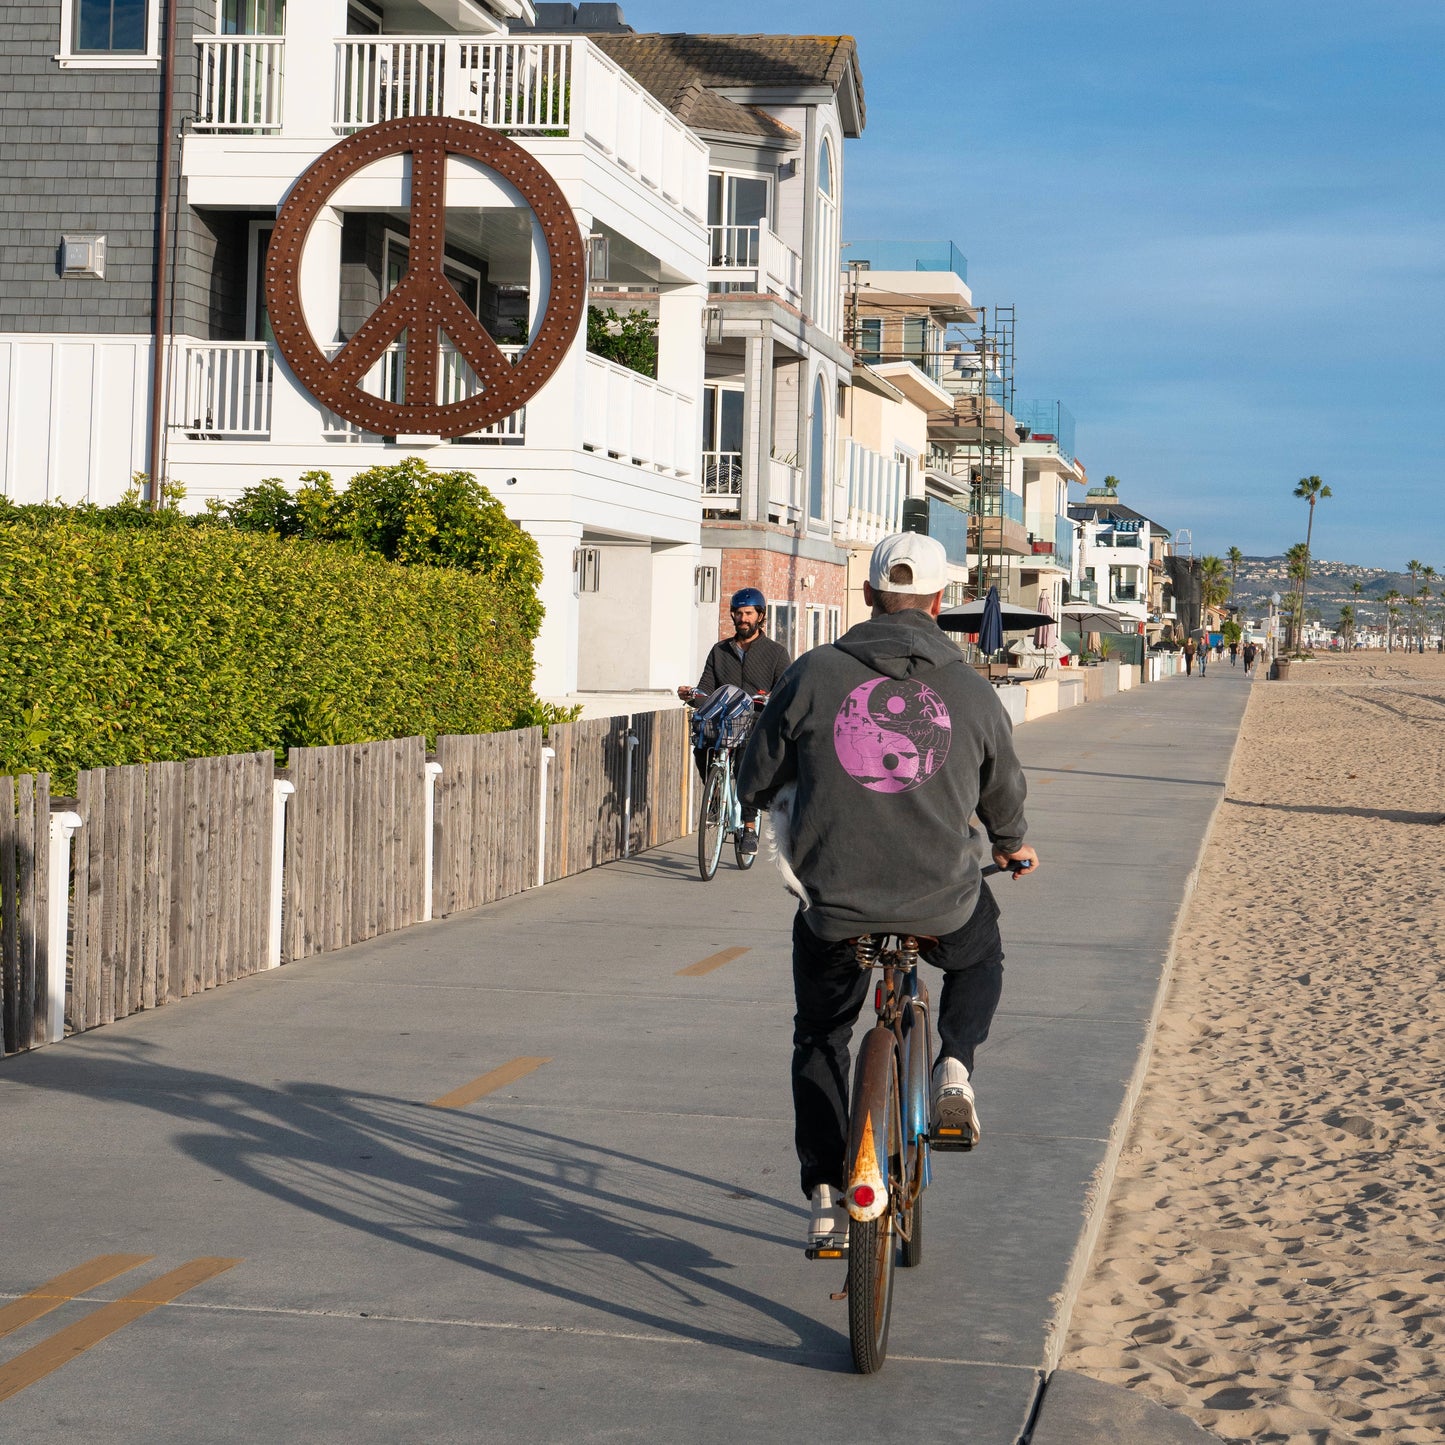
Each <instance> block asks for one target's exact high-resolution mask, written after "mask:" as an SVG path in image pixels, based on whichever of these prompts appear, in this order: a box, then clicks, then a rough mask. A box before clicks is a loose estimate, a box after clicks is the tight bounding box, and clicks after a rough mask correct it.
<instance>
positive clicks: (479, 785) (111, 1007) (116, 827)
mask: <svg viewBox="0 0 1445 1445" xmlns="http://www.w3.org/2000/svg"><path fill="white" fill-rule="evenodd" d="M629 727H630V728H631V731H632V734H633V735H634V736H635V737H636V739H637V745H636V747H635V748H633V749H631V750H629V748H628V736H629ZM545 745H546V746H550V747H551V748H552V749H553V750H554V752H555V757H554V758H553V759H552V760H551V764H550V770H549V772H548V776H547V786H546V795H545V802H546V807H547V818H546V852H545V858H544V860H543V862H544V876H545V878H546V880H547V881H551V880H553V879H557V878H563V877H566V876H567V875H569V874H573V873H580V872H582V871H583V870H585V869H588V868H594V867H596V866H598V865H599V864H602V863H607V862H611V861H612V860H613V859H616V858H620V857H621V856H622V855H623V852H624V838H623V826H624V816H625V810H626V803H627V798H628V767H629V755H630V766H631V769H632V775H631V803H632V823H631V829H630V834H629V837H628V839H627V840H626V850H627V851H629V852H640V851H642V850H644V849H646V848H651V847H656V846H657V845H658V844H661V843H666V842H669V841H670V840H672V839H673V838H676V837H679V836H681V835H682V834H685V833H687V832H689V831H690V829H691V826H692V819H691V816H690V812H689V802H688V798H689V782H690V777H691V773H690V769H691V759H690V755H689V753H688V749H687V714H686V713H685V712H683V711H682V710H681V709H666V710H662V711H659V712H654V713H643V714H638V715H636V716H635V717H633V718H631V719H629V718H627V717H616V718H603V719H598V720H595V721H588V722H578V723H567V724H562V725H559V726H557V727H554V728H553V729H552V730H551V736H550V738H549V739H547V741H546V744H545ZM543 747H544V741H543V738H542V734H541V731H540V730H539V729H536V728H531V729H525V730H520V731H516V732H507V733H493V734H487V735H483V736H471V737H461V736H444V737H441V738H439V739H438V740H437V761H438V763H439V764H440V766H441V775H440V778H439V779H438V783H437V790H436V796H435V800H434V802H435V813H434V831H433V835H432V841H433V845H434V852H433V866H432V876H431V882H432V901H433V905H434V911H435V912H436V913H437V914H447V913H454V912H457V911H459V910H461V909H466V908H476V907H479V906H481V905H482V904H484V903H490V902H493V901H494V900H496V899H498V898H505V897H507V896H509V895H511V894H515V893H519V892H521V891H523V890H524V889H527V888H530V887H533V886H534V885H535V884H536V882H537V876H538V856H537V842H538V838H537V834H538V823H539V821H540V820H539V818H538V811H537V810H538V807H539V805H540V803H541V801H542V798H543V792H542V749H543ZM278 776H284V777H285V778H286V779H287V780H288V781H289V782H290V783H291V784H292V786H293V788H294V790H295V791H294V793H293V794H292V796H291V798H290V801H289V804H288V806H287V808H286V814H285V837H284V842H283V845H282V846H283V854H282V864H283V866H282V893H281V900H280V905H279V906H280V909H281V912H280V915H279V918H280V929H281V936H280V955H281V961H284V962H289V961H291V960H294V959H300V958H307V957H310V956H312V955H314V954H318V953H323V952H330V951H332V950H333V949H338V948H345V947H347V946H348V945H350V944H352V943H359V942H361V941H362V940H364V939H368V938H373V937H375V936H377V935H378V934H382V933H388V932H391V931H393V930H395V929H399V928H405V927H407V926H408V925H409V924H412V923H417V922H419V921H420V920H421V919H422V918H423V917H424V916H425V914H426V897H425V890H426V885H427V870H426V846H427V837H426V816H427V813H426V803H427V788H428V787H429V786H430V784H429V781H428V777H427V758H426V751H425V742H424V740H423V739H422V738H420V737H413V738H400V739H396V740H393V741H386V742H376V743H358V744H352V745H348V746H343V747H329V748H300V749H295V750H293V751H292V753H291V755H290V758H289V768H288V771H287V773H286V774H284V775H278V774H277V772H276V768H275V760H274V757H273V755H272V754H271V753H269V752H257V753H244V754H238V755H233V756H229V757H221V758H195V759H192V760H190V761H188V762H177V763H149V764H135V765H132V766H127V767H112V768H96V769H93V770H90V771H87V772H82V773H81V774H80V775H79V779H78V782H77V787H76V800H75V804H74V811H75V813H76V814H78V815H79V818H80V820H81V825H80V829H79V832H78V833H76V835H75V843H74V849H73V865H72V871H71V875H70V877H69V878H64V877H62V878H58V879H56V880H54V881H53V885H52V880H50V879H49V876H48V875H49V861H50V856H51V854H50V828H51V798H50V792H49V779H48V777H45V776H41V777H35V778H33V777H19V778H8V777H0V1052H3V1053H6V1054H9V1053H14V1052H17V1051H18V1050H21V1049H28V1048H31V1047H34V1046H35V1045H36V1044H38V1043H42V1042H44V1041H45V1038H46V1034H47V1028H48V1019H47V1006H48V1003H49V998H50V978H49V968H50V967H51V960H52V959H53V960H54V964H53V966H54V967H56V968H59V969H63V970H66V974H65V977H66V996H65V1027H66V1030H67V1031H68V1032H71V1033H79V1032H83V1031H84V1030H86V1029H91V1028H96V1027H98V1026H99V1025H101V1024H107V1023H111V1022H113V1021H114V1020H116V1019H120V1018H125V1017H126V1016H127V1015H129V1014H133V1013H135V1012H137V1011H139V1010H141V1009H148V1008H156V1007H159V1006H160V1005H162V1004H165V1003H168V1002H170V1001H172V1000H174V999H179V998H185V997H187V996H188V995H190V994H195V993H200V992H203V991H204V990H207V989H210V988H214V987H216V986H217V985H219V984H222V983H228V982H230V981H231V980H233V979H236V978H240V977H243V976H245V975H247V974H250V973H254V972H256V971H257V970H258V969H261V968H264V967H267V966H268V965H269V964H271V963H273V962H275V961H276V958H275V954H274V953H273V952H272V948H273V946H274V945H273V941H272V935H271V932H270V930H271V926H272V923H273V917H274V915H273V908H274V907H275V906H276V900H273V899H272V897H271V891H272V887H271V885H272V845H273V830H274V826H275V818H276V803H275V786H274V784H275V780H276V779H277V777H278ZM56 806H57V808H59V809H60V810H61V811H62V812H66V811H68V809H69V806H70V805H69V803H68V802H67V803H65V804H57V805H56ZM61 826H62V827H73V826H74V820H73V819H71V820H70V823H69V824H61ZM63 836H64V835H57V837H63ZM51 886H54V887H57V888H60V889H61V890H63V897H62V898H58V899H57V900H56V905H57V908H58V909H59V913H58V914H57V915H56V917H57V926H58V923H59V918H60V917H61V916H63V915H64V914H65V913H67V912H68V915H69V919H70V927H69V939H68V942H69V967H68V969H66V961H65V960H66V942H67V939H66V938H64V937H62V938H60V939H59V940H57V941H56V942H55V943H54V945H53V946H48V940H47V931H48V927H49V920H50V917H51V912H52V910H51V909H50V907H49V901H50V900H49V890H50V888H51ZM65 904H68V909H67V908H66V907H65V906H64V905H65ZM62 932H64V930H62ZM57 987H58V980H57ZM57 1007H58V999H57Z"/></svg>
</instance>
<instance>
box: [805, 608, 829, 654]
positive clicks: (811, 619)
mask: <svg viewBox="0 0 1445 1445" xmlns="http://www.w3.org/2000/svg"><path fill="white" fill-rule="evenodd" d="M826 626H827V613H826V611H825V610H824V609H823V608H822V607H818V606H809V608H808V647H809V648H810V649H811V648H814V647H821V646H822V645H823V629H824V628H825V627H826Z"/></svg>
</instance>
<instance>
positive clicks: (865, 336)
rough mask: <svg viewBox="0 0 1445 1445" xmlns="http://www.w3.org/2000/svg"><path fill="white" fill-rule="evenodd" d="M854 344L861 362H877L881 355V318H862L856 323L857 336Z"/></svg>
mask: <svg viewBox="0 0 1445 1445" xmlns="http://www.w3.org/2000/svg"><path fill="white" fill-rule="evenodd" d="M854 344H855V345H856V346H857V348H858V355H859V357H860V358H861V359H862V360H864V361H877V360H878V359H879V358H880V357H881V356H882V355H883V318H882V317H881V316H865V317H863V319H862V320H861V321H859V323H858V335H857V338H856V340H855V342H854Z"/></svg>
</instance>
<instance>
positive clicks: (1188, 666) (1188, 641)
mask: <svg viewBox="0 0 1445 1445" xmlns="http://www.w3.org/2000/svg"><path fill="white" fill-rule="evenodd" d="M1193 675H1194V639H1193V638H1192V637H1186V638H1185V639H1184V676H1185V677H1192V676H1193Z"/></svg>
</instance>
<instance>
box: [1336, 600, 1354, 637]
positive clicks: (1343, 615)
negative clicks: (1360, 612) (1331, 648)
mask: <svg viewBox="0 0 1445 1445" xmlns="http://www.w3.org/2000/svg"><path fill="white" fill-rule="evenodd" d="M1340 635H1341V636H1342V637H1343V638H1344V639H1345V646H1346V647H1353V646H1354V645H1355V609H1354V608H1353V607H1351V606H1350V605H1349V603H1348V602H1347V603H1346V604H1345V605H1344V606H1343V607H1341V608H1340Z"/></svg>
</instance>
